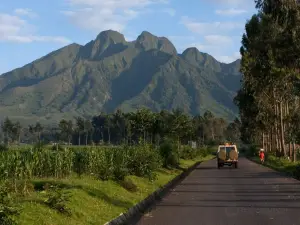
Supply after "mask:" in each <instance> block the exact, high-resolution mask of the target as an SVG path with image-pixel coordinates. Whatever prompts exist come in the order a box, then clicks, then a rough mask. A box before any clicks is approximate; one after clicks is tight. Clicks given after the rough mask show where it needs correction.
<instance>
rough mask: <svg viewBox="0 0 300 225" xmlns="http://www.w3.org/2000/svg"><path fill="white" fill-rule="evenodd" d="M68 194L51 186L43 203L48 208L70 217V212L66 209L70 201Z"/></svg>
mask: <svg viewBox="0 0 300 225" xmlns="http://www.w3.org/2000/svg"><path fill="white" fill-rule="evenodd" d="M70 197H71V195H70V193H69V192H68V191H66V190H64V189H61V188H60V187H58V186H55V185H52V186H50V187H49V188H48V190H47V199H46V200H45V201H44V203H45V204H46V205H48V206H49V207H50V208H52V209H55V210H57V211H58V212H60V213H63V214H66V215H68V216H70V215H71V214H72V212H71V210H70V209H69V208H68V207H67V203H68V202H69V200H70Z"/></svg>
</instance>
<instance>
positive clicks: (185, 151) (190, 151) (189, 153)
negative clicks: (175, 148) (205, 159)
mask: <svg viewBox="0 0 300 225" xmlns="http://www.w3.org/2000/svg"><path fill="white" fill-rule="evenodd" d="M198 154H199V150H198V149H194V148H192V147H191V146H188V145H185V146H182V148H181V151H180V158H182V159H194V158H196V157H197V156H198Z"/></svg>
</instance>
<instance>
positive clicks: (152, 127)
mask: <svg viewBox="0 0 300 225" xmlns="http://www.w3.org/2000/svg"><path fill="white" fill-rule="evenodd" d="M1 127H2V135H1V136H2V142H3V143H4V144H18V143H21V142H23V143H24V142H25V143H36V142H43V143H49V142H55V143H65V144H72V145H91V144H104V143H105V144H115V145H116V144H129V145H132V144H136V143H139V142H141V141H142V142H146V143H152V144H159V143H160V142H161V141H162V140H163V139H165V138H171V139H174V141H176V142H177V143H183V144H187V143H188V142H189V141H196V142H197V143H198V144H200V145H201V144H214V143H217V142H220V141H225V140H228V141H238V140H239V138H240V132H239V129H240V121H239V120H238V119H235V120H234V121H233V122H231V123H228V122H226V121H225V120H224V119H222V118H218V117H215V116H214V115H213V114H212V113H211V112H209V111H207V112H205V113H204V115H203V116H200V115H198V116H194V117H191V116H189V115H187V114H185V113H183V112H182V111H181V110H174V111H173V112H168V111H165V110H163V111H161V112H159V113H154V112H151V111H150V110H148V109H145V108H142V109H139V110H137V111H136V112H130V113H124V112H122V111H120V110H117V111H116V112H115V113H112V114H104V113H101V114H100V115H97V116H94V117H93V118H92V119H85V118H82V117H75V118H74V120H65V119H63V120H61V121H60V122H59V124H57V126H55V127H44V126H42V125H41V124H40V123H38V122H37V123H36V124H34V125H30V126H28V127H22V126H21V124H20V123H19V122H15V121H12V120H10V119H9V118H6V119H5V120H4V121H3V122H2V125H1Z"/></svg>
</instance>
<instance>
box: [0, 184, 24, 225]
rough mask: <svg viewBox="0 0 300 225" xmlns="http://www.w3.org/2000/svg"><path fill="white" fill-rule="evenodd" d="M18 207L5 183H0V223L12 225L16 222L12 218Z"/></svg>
mask: <svg viewBox="0 0 300 225" xmlns="http://www.w3.org/2000/svg"><path fill="white" fill-rule="evenodd" d="M19 213H20V212H19V208H17V207H16V206H15V204H14V202H13V199H12V197H11V195H10V194H9V190H8V188H7V186H6V185H5V184H1V185H0V224H1V225H14V224H16V222H15V221H14V219H13V218H12V217H13V216H15V215H18V214H19Z"/></svg>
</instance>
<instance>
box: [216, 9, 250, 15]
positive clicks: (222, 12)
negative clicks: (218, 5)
mask: <svg viewBox="0 0 300 225" xmlns="http://www.w3.org/2000/svg"><path fill="white" fill-rule="evenodd" d="M246 12H247V11H246V10H244V9H234V8H231V9H224V10H221V9H217V10H216V11H215V13H216V14H218V15H225V16H235V15H240V14H243V13H246Z"/></svg>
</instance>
